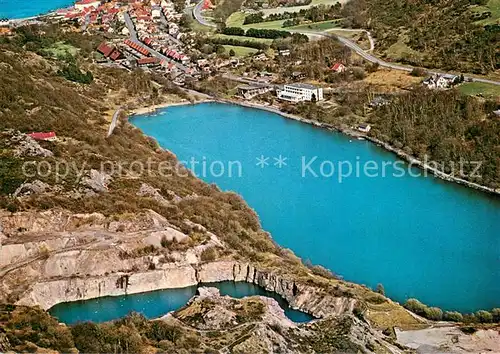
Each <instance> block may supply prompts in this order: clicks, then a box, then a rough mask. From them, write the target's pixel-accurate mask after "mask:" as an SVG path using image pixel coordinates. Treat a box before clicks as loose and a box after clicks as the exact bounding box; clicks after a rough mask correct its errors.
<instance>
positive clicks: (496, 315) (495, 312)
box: [491, 308, 500, 322]
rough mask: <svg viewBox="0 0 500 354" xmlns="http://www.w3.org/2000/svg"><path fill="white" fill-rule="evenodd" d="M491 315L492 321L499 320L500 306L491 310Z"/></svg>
mask: <svg viewBox="0 0 500 354" xmlns="http://www.w3.org/2000/svg"><path fill="white" fill-rule="evenodd" d="M491 315H492V316H493V322H500V308H495V309H493V310H491Z"/></svg>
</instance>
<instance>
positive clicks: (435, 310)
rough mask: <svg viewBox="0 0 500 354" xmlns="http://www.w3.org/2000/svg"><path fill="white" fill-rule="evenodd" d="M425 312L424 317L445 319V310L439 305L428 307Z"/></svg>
mask: <svg viewBox="0 0 500 354" xmlns="http://www.w3.org/2000/svg"><path fill="white" fill-rule="evenodd" d="M424 314H425V315H424V317H425V318H427V319H429V320H433V321H441V320H442V319H443V311H442V310H441V309H440V308H439V307H428V308H426V309H425V312H424Z"/></svg>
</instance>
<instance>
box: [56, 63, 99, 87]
mask: <svg viewBox="0 0 500 354" xmlns="http://www.w3.org/2000/svg"><path fill="white" fill-rule="evenodd" d="M57 74H58V75H59V76H62V77H64V78H65V79H66V80H69V81H73V82H78V83H80V84H90V83H91V82H92V80H94V76H93V75H92V73H91V72H90V71H87V72H86V73H84V72H82V71H81V70H80V68H78V67H77V66H76V64H73V63H71V64H68V65H66V66H65V67H64V68H63V69H61V70H59V71H58V72H57Z"/></svg>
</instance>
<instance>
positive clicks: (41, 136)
mask: <svg viewBox="0 0 500 354" xmlns="http://www.w3.org/2000/svg"><path fill="white" fill-rule="evenodd" d="M28 136H30V137H31V138H33V139H35V140H43V141H55V140H57V137H56V133H54V132H48V133H38V132H37V133H30V134H28Z"/></svg>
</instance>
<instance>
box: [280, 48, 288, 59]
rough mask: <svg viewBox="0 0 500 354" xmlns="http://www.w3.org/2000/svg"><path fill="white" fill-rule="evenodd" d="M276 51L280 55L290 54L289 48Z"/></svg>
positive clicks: (286, 55)
mask: <svg viewBox="0 0 500 354" xmlns="http://www.w3.org/2000/svg"><path fill="white" fill-rule="evenodd" d="M278 53H279V55H281V56H282V57H288V56H290V49H284V50H280V51H279V52H278Z"/></svg>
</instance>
